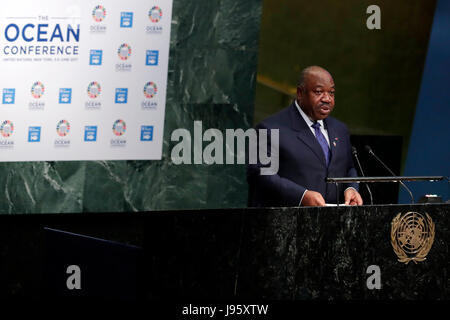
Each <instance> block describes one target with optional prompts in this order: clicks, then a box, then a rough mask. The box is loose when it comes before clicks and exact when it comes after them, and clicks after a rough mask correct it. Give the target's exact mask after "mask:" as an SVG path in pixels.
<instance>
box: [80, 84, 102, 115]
mask: <svg viewBox="0 0 450 320" xmlns="http://www.w3.org/2000/svg"><path fill="white" fill-rule="evenodd" d="M101 93H102V87H101V86H100V83H98V82H97V81H92V82H91V83H89V85H88V87H87V95H88V97H89V98H90V100H89V101H86V102H85V103H84V107H85V109H86V110H99V109H101V107H102V102H101V101H97V98H98V97H99V96H100V94H101Z"/></svg>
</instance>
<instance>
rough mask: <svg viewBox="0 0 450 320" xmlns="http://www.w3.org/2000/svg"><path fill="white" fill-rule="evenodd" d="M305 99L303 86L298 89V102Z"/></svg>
mask: <svg viewBox="0 0 450 320" xmlns="http://www.w3.org/2000/svg"><path fill="white" fill-rule="evenodd" d="M302 98H303V88H302V87H301V86H298V87H297V101H298V102H299V103H300V102H301V101H302Z"/></svg>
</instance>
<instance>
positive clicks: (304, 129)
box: [290, 103, 326, 166]
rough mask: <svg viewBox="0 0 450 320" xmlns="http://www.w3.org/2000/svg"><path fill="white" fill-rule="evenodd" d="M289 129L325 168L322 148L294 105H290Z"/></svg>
mask: <svg viewBox="0 0 450 320" xmlns="http://www.w3.org/2000/svg"><path fill="white" fill-rule="evenodd" d="M290 110H291V127H292V129H293V130H295V131H297V138H298V139H299V140H301V141H302V142H303V143H304V144H306V145H307V146H308V147H309V148H310V149H311V151H312V152H313V153H314V154H315V155H316V156H317V158H318V159H319V160H320V161H321V163H322V164H323V165H324V166H326V162H325V155H324V154H323V151H322V148H321V147H320V144H319V142H318V141H317V139H316V137H315V136H314V134H313V133H312V132H311V129H309V128H308V125H307V123H306V122H305V120H304V119H303V118H302V116H301V115H300V113H299V112H298V110H297V107H296V106H295V103H293V104H292V105H291V109H290Z"/></svg>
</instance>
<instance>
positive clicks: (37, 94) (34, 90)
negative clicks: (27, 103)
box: [31, 81, 45, 99]
mask: <svg viewBox="0 0 450 320" xmlns="http://www.w3.org/2000/svg"><path fill="white" fill-rule="evenodd" d="M44 93H45V86H44V84H43V83H42V82H40V81H36V82H35V83H33V85H32V86H31V95H32V96H33V98H35V99H40V98H41V97H42V96H43V95H44Z"/></svg>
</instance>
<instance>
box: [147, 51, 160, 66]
mask: <svg viewBox="0 0 450 320" xmlns="http://www.w3.org/2000/svg"><path fill="white" fill-rule="evenodd" d="M158 57H159V51H158V50H147V54H146V59H145V64H146V65H147V66H157V65H158Z"/></svg>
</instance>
